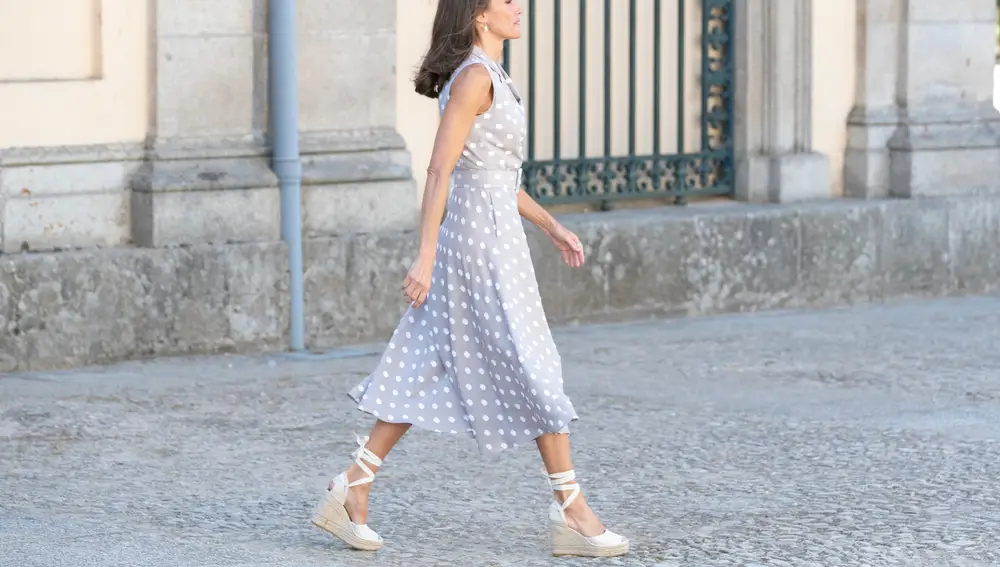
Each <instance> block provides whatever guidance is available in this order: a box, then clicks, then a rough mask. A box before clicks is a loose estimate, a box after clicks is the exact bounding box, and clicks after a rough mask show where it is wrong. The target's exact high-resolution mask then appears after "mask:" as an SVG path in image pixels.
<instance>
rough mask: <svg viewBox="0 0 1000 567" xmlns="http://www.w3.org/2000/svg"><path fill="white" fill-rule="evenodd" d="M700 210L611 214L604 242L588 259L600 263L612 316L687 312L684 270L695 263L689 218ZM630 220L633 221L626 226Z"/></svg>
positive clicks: (690, 291)
mask: <svg viewBox="0 0 1000 567" xmlns="http://www.w3.org/2000/svg"><path fill="white" fill-rule="evenodd" d="M700 208H701V207H697V206H693V207H692V209H693V210H687V211H685V210H672V209H661V210H656V211H648V212H643V213H636V214H631V215H630V212H629V211H620V212H617V213H616V214H617V215H619V216H618V217H617V218H615V219H613V221H612V222H613V224H611V223H608V226H607V228H606V232H607V234H608V238H607V243H606V244H605V245H604V246H602V247H601V248H599V249H598V250H595V252H597V253H596V254H595V255H594V257H593V258H592V259H591V260H590V262H602V263H603V266H602V268H603V271H604V273H605V277H606V278H607V280H608V286H607V287H608V299H607V302H608V307H609V309H610V310H611V311H615V312H624V313H627V314H628V315H629V316H630V317H652V316H663V315H679V314H685V315H686V314H688V313H690V312H691V311H692V307H691V300H692V296H693V294H694V291H695V289H694V286H693V284H692V281H691V279H690V278H689V277H688V276H689V273H688V270H686V269H685V267H686V266H691V265H692V263H693V262H695V261H696V259H695V255H696V254H697V251H696V247H695V246H694V245H695V244H696V240H695V236H694V218H695V214H697V213H695V211H696V210H698V209H700ZM692 213H694V214H692ZM629 216H633V217H634V218H635V220H634V221H633V222H628V217H629ZM584 269H586V265H585V266H584Z"/></svg>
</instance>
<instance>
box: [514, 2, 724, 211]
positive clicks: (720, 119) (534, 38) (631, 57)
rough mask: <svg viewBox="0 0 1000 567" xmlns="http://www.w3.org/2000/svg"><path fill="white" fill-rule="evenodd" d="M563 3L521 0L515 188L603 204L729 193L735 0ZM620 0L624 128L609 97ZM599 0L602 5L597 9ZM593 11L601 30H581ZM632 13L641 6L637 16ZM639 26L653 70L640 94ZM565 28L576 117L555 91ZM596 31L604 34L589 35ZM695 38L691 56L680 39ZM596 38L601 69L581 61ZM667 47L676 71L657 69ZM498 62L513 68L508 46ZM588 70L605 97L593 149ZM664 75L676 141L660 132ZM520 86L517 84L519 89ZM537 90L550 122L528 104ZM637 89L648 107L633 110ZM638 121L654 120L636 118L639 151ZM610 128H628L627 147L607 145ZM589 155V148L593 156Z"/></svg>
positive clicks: (550, 198) (552, 198)
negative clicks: (540, 142)
mask: <svg viewBox="0 0 1000 567" xmlns="http://www.w3.org/2000/svg"><path fill="white" fill-rule="evenodd" d="M571 1H572V0H566V1H565V2H563V1H562V0H544V1H543V2H536V1H535V0H528V3H527V6H526V8H527V10H526V12H527V14H526V15H527V19H528V21H527V30H526V35H527V43H528V47H527V57H526V58H521V60H520V61H521V64H525V65H526V67H527V69H526V70H524V71H526V75H527V81H526V83H527V85H526V89H523V90H526V99H527V100H526V106H527V111H528V140H527V159H526V161H525V163H524V176H523V189H524V190H526V191H527V192H528V193H529V194H530V195H532V196H533V197H535V198H536V199H538V200H539V201H540V202H544V203H571V202H588V201H589V202H599V203H601V204H602V205H604V206H605V208H607V206H609V205H610V204H611V203H612V202H613V201H616V200H621V199H635V198H644V197H661V198H662V197H672V198H673V199H674V202H675V203H678V204H680V203H684V202H685V201H686V199H688V198H690V197H695V196H715V195H730V194H732V191H733V169H734V168H733V135H732V129H733V120H732V116H733V63H732V62H733V17H734V14H733V0H642V2H644V4H642V6H640V5H639V0H579V6H578V7H577V6H574V5H572V4H570V2H571ZM626 2H627V3H628V24H627V34H628V97H627V105H628V115H627V116H628V118H627V125H622V124H621V122H620V121H618V123H617V124H616V123H615V121H614V120H613V114H615V113H614V112H613V110H615V109H614V105H615V104H619V101H617V100H613V98H614V97H613V96H612V90H613V81H612V78H613V75H614V73H615V70H614V69H613V66H614V65H615V57H614V55H616V53H613V51H614V50H613V49H612V48H613V37H614V38H615V39H617V34H620V33H622V32H623V29H624V27H625V24H624V22H622V21H621V20H620V19H616V18H615V13H616V12H617V13H618V14H619V17H620V15H621V12H622V9H623V8H624V4H625V3H626ZM564 3H565V4H567V7H568V8H571V9H572V12H573V14H572V15H573V17H574V18H575V19H577V20H578V22H577V23H578V29H574V28H577V26H573V25H572V23H571V24H569V25H565V23H566V22H565V20H566V18H565V13H566V11H568V10H566V9H565V8H567V7H564V6H563V4H564ZM597 3H603V6H595V4H597ZM650 3H651V4H652V6H650ZM536 4H548V5H547V6H545V8H546V10H547V16H548V17H549V19H550V20H551V23H552V26H553V27H552V28H551V30H552V35H554V38H553V40H552V43H551V60H548V61H540V59H539V57H540V55H539V49H538V43H539V37H540V36H543V35H547V34H548V33H549V30H548V29H540V28H538V27H537V22H538V18H536V13H537V8H538V6H536ZM612 4H616V6H615V10H613V9H612ZM668 6H669V7H671V8H672V9H673V10H676V12H674V13H672V14H673V15H672V14H671V13H667V12H666V9H667V7H668ZM595 8H602V9H603V18H594V19H595V20H597V19H601V20H603V22H602V23H603V34H594V33H590V34H588V31H592V30H588V14H590V15H591V16H597V14H598V13H599V12H597V11H596V10H595ZM699 9H700V20H701V26H700V27H701V29H700V34H691V33H689V30H688V29H687V28H688V27H689V26H688V25H686V23H687V20H688V18H689V17H691V16H695V15H696V14H694V13H692V12H693V11H698V10H699ZM592 10H593V12H592ZM640 10H642V11H643V12H642V13H640ZM650 11H651V12H652V21H643V22H642V24H643V26H644V27H645V29H643V27H640V20H646V19H647V18H643V17H642V16H647V17H648V16H649V15H650V14H649V12H650ZM665 22H670V23H669V25H670V27H672V28H673V30H671V31H676V47H673V46H669V45H665V44H664V43H663V41H664V37H663V36H664V35H665V34H664V30H663V28H664V27H665ZM618 25H620V27H619V28H617V29H616V28H615V26H618ZM545 27H547V26H545ZM590 27H595V26H590ZM650 28H651V29H650ZM640 32H642V34H643V41H644V42H645V44H646V45H647V46H648V44H649V43H651V44H652V61H651V69H648V67H649V65H647V69H646V70H648V71H649V72H651V73H652V77H651V78H645V79H644V81H643V82H644V83H646V84H647V86H651V88H650V89H648V90H647V91H646V92H640V88H639V87H638V79H639V74H640V72H645V70H641V69H640V66H639V64H638V59H639V57H638V56H639V55H640V53H639V41H638V38H639V35H640ZM568 34H575V35H577V36H578V46H579V54H578V55H575V58H576V59H577V61H576V62H575V63H576V67H575V71H576V73H577V75H578V77H579V86H578V87H577V89H578V90H579V93H578V94H577V95H576V98H577V104H576V105H575V106H576V108H575V109H572V110H575V111H576V112H575V114H576V116H575V117H572V116H571V115H567V114H566V113H565V112H564V110H565V109H564V108H563V106H564V102H563V98H564V97H563V92H562V90H563V89H564V88H566V86H565V85H563V82H564V79H563V71H564V66H565V65H564V60H566V59H569V58H572V57H574V54H572V53H568V52H567V46H572V47H574V48H575V47H576V46H575V45H573V43H574V42H572V39H571V40H570V41H569V42H566V41H564V37H565V36H566V35H568ZM599 35H603V37H592V36H599ZM695 35H698V36H699V37H697V40H698V43H699V44H700V53H698V54H696V55H695V57H690V55H691V53H690V52H691V50H689V49H688V44H689V43H694V39H695ZM545 39H548V38H545ZM595 40H596V41H601V42H602V44H603V60H602V61H600V62H599V64H600V67H601V68H602V70H601V71H598V70H597V68H592V67H589V66H588V65H589V64H590V61H588V60H587V51H588V49H587V48H588V44H589V43H590V42H592V41H595ZM620 43H621V42H620ZM546 45H548V43H547V42H546ZM665 48H667V49H671V48H672V49H675V50H676V61H675V63H674V64H673V71H675V73H674V74H672V75H671V73H669V72H668V71H669V70H665V69H664V67H665V65H664V61H663V59H664V55H663V51H664V49H665ZM547 55H548V54H547V53H546V56H547ZM567 55H569V57H567ZM642 56H643V57H644V58H645V59H646V60H647V62H648V52H646V53H642ZM546 58H547V57H546ZM525 59H526V61H525ZM692 59H694V60H695V62H696V61H698V60H700V73H698V76H697V77H696V78H695V80H697V81H699V82H700V97H699V98H700V109H695V110H696V111H697V112H699V113H700V114H699V116H698V117H696V119H695V120H694V121H692V119H691V116H690V111H691V110H692V109H689V108H688V106H690V105H689V104H688V102H689V101H686V100H685V98H690V95H689V90H688V89H686V87H687V86H688V85H690V84H691V83H692V80H691V77H692V75H693V74H692V73H691V71H692V70H694V69H692V65H693V64H696V63H693V62H692ZM515 60H517V58H515ZM542 64H544V65H547V66H548V68H547V69H546V70H545V71H544V72H545V73H547V76H546V79H548V78H549V76H551V81H550V82H549V81H548V80H547V81H546V82H547V84H548V83H550V85H551V86H550V88H546V89H545V90H549V91H550V92H543V90H542V89H540V88H539V87H538V84H537V83H538V82H539V81H538V80H537V79H538V75H539V68H540V67H541V66H542ZM504 66H505V67H506V68H507V70H508V72H511V71H512V69H511V67H512V61H511V51H510V46H509V45H508V46H506V47H505V49H504ZM695 69H697V68H696V67H695ZM570 72H573V69H570ZM588 73H595V75H594V76H596V74H600V75H602V77H603V93H601V94H600V97H599V98H600V99H602V100H601V103H602V104H603V109H602V114H601V115H602V121H603V127H602V128H601V130H602V135H603V143H602V148H601V151H598V152H595V151H589V152H588V139H587V136H588V130H591V131H592V130H595V129H596V125H594V124H589V122H592V120H589V118H592V115H591V114H590V113H591V112H592V111H593V110H594V109H593V108H592V101H590V100H588V98H589V97H590V98H598V96H596V95H595V94H592V92H591V91H592V90H593V89H592V88H588ZM522 74H525V73H524V72H522ZM670 82H672V83H673V86H674V87H675V88H676V89H677V94H676V109H675V111H676V114H675V115H674V116H671V117H668V118H669V119H670V120H673V121H674V125H675V132H673V134H674V135H675V136H676V137H675V141H671V140H670V139H669V138H670V136H669V135H664V133H663V131H662V130H661V128H662V126H663V119H664V117H665V110H666V109H664V108H662V107H663V106H664V104H663V103H662V100H663V95H664V91H663V89H664V88H665V85H667V84H669V83H670ZM649 83H651V85H649ZM524 86H525V85H522V88H523V87H524ZM588 95H589V97H588ZM545 96H549V97H551V100H552V113H551V116H548V115H547V114H546V116H545V118H547V119H550V120H551V122H550V123H549V124H542V123H541V122H540V120H541V119H542V116H541V115H540V113H539V112H537V111H536V108H537V105H536V103H537V102H538V101H539V100H540V99H541V97H545ZM644 96H645V97H649V96H651V97H652V100H651V101H649V100H648V99H647V101H643V102H644V103H647V102H648V103H651V104H646V105H645V110H646V111H645V112H643V113H642V116H640V112H639V97H644ZM620 98H624V97H620ZM547 102H548V101H546V104H547ZM620 103H626V102H625V101H621V102H620ZM572 110H571V111H572ZM565 116H569V118H570V120H575V121H576V124H577V127H576V130H577V131H576V136H575V137H577V138H578V139H577V140H576V142H575V145H576V151H575V155H571V154H569V153H568V152H565V151H564V147H566V146H570V145H573V141H572V140H571V139H570V140H566V139H565V138H566V136H564V135H563V134H564V132H563V131H564V130H566V128H565V126H566V124H565V123H564V117H565ZM640 120H644V121H651V123H652V124H651V125H650V124H645V125H642V126H643V127H644V128H645V129H646V130H650V129H651V132H652V134H651V135H647V136H646V139H645V140H644V145H645V148H643V149H642V150H640V148H639V144H638V143H637V123H639V121H640ZM692 122H693V123H694V124H697V126H698V129H699V130H700V133H699V134H697V135H694V134H693V133H692V132H690V131H689V129H688V126H689V125H690V124H692ZM540 126H544V127H546V128H549V127H550V128H551V130H549V133H550V135H549V136H548V138H549V143H548V145H549V146H550V147H549V148H547V149H548V150H550V151H549V152H548V153H549V155H547V156H545V157H544V158H539V157H538V154H539V152H538V149H539V148H536V143H537V136H536V133H537V132H538V131H539V127H540ZM616 127H618V128H627V136H626V137H627V148H623V147H619V148H617V149H616V148H615V147H614V144H613V139H612V138H613V133H615V128H616ZM616 138H617V137H616ZM699 138H700V139H699ZM692 140H694V141H692ZM567 142H568V143H567ZM671 143H672V146H673V149H672V150H670V149H666V150H665V146H668V145H669V144H671ZM624 145H626V144H622V143H619V146H624ZM593 146H594V144H591V146H590V148H593ZM595 153H596V154H597V155H594V154H595Z"/></svg>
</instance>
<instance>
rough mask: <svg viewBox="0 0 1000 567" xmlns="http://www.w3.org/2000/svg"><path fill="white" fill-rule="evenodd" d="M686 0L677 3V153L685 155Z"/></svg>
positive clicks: (679, 0)
mask: <svg viewBox="0 0 1000 567" xmlns="http://www.w3.org/2000/svg"><path fill="white" fill-rule="evenodd" d="M685 3H686V0H678V2H677V149H676V150H674V151H676V152H677V153H679V154H680V153H684V103H685V100H684V73H685V70H684V60H685V59H687V53H685V52H684V47H685V42H684V34H685V29H684V18H685V15H684V4H685Z"/></svg>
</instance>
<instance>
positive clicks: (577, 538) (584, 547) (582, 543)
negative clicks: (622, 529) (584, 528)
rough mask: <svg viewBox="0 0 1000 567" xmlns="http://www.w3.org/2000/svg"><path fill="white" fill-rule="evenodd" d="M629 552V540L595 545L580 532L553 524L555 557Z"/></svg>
mask: <svg viewBox="0 0 1000 567" xmlns="http://www.w3.org/2000/svg"><path fill="white" fill-rule="evenodd" d="M627 553H628V540H625V541H623V542H621V543H619V544H617V545H611V546H601V545H594V544H592V543H590V541H588V540H587V538H586V537H584V536H583V535H581V534H580V533H578V532H576V531H573V529H571V528H569V527H567V526H561V525H558V524H554V525H553V526H552V555H553V556H554V557H565V556H575V557H617V556H619V555H625V554H627Z"/></svg>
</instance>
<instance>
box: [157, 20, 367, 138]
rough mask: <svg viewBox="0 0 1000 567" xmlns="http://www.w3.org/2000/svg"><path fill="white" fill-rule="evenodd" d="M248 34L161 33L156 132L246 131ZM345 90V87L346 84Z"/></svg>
mask: <svg viewBox="0 0 1000 567" xmlns="http://www.w3.org/2000/svg"><path fill="white" fill-rule="evenodd" d="M252 55H253V37H252V36H250V35H246V36H222V37H188V36H183V37H161V38H159V41H158V52H157V61H156V70H157V86H156V96H155V98H154V99H153V100H154V101H155V104H156V135H157V137H160V138H170V137H176V136H246V135H248V134H249V133H250V132H251V131H252V127H253V124H252V117H253V110H254V88H253V87H254V62H253V57H252ZM348 90H350V89H348Z"/></svg>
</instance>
